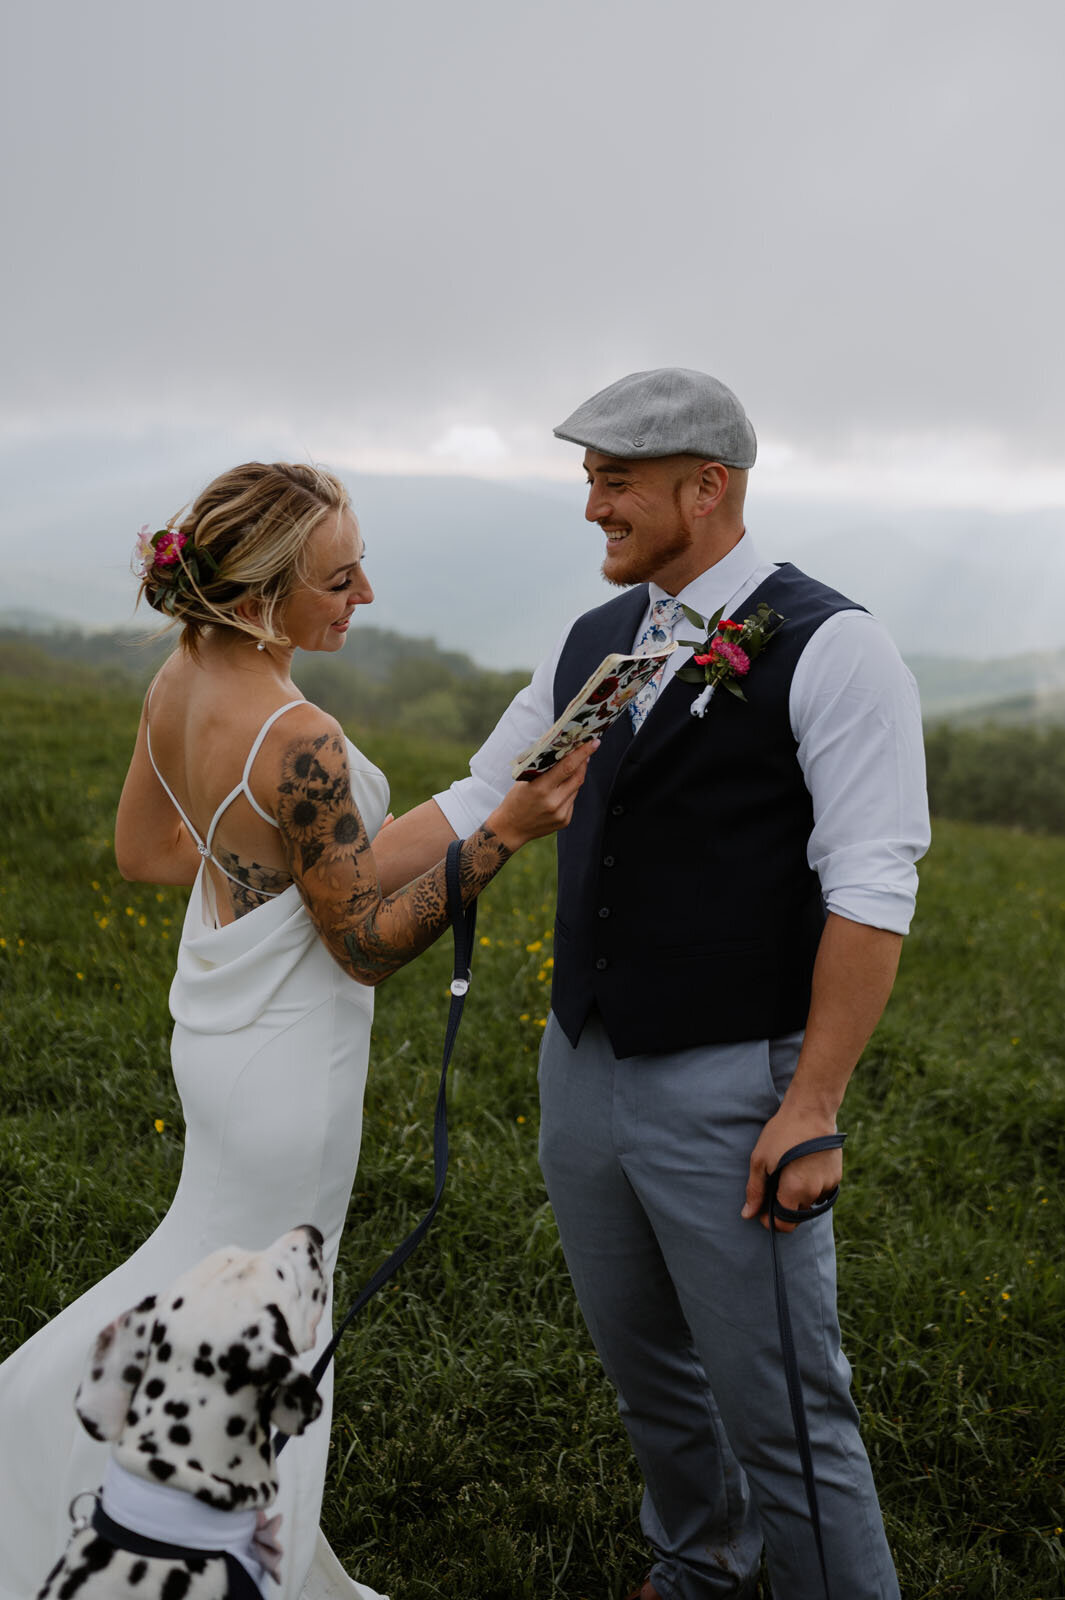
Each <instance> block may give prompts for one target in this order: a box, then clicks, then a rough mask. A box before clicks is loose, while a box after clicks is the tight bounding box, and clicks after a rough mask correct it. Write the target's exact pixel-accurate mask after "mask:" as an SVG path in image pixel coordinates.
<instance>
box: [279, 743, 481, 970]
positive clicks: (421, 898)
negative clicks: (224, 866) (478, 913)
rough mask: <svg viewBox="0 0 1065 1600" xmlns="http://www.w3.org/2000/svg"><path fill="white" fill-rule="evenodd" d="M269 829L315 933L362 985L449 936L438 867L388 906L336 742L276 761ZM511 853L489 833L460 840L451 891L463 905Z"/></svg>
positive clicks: (292, 749) (291, 751) (293, 748)
mask: <svg viewBox="0 0 1065 1600" xmlns="http://www.w3.org/2000/svg"><path fill="white" fill-rule="evenodd" d="M277 820H278V823H279V825H280V828H281V838H282V841H283V843H284V848H285V854H286V855H287V857H288V858H289V862H290V865H291V868H292V875H293V877H294V878H295V880H296V882H297V883H298V884H299V887H300V893H301V894H302V896H303V899H304V902H305V903H306V905H307V909H308V911H309V912H310V914H311V918H312V920H313V921H314V924H315V926H316V927H317V929H318V931H319V933H320V934H321V935H322V937H323V938H324V939H325V941H326V943H327V944H328V946H329V948H330V950H331V951H332V952H333V954H334V956H336V958H337V960H338V961H339V962H340V963H341V965H342V966H343V967H344V968H346V970H347V971H348V972H350V973H351V975H352V977H354V978H357V979H358V980H359V982H360V983H368V984H375V983H379V982H380V981H381V979H382V978H387V977H388V976H389V974H390V973H393V972H395V971H396V970H397V969H398V968H399V967H402V966H403V965H405V963H406V962H408V961H410V960H412V959H413V957H414V956H416V955H420V954H421V952H422V951H423V950H425V949H427V948H428V946H429V945H431V944H432V942H433V940H434V939H436V938H438V937H439V935H440V934H441V933H442V932H443V931H444V929H445V928H446V927H447V926H448V923H449V921H450V918H449V915H448V906H447V880H446V875H445V868H444V863H443V862H442V861H441V862H439V863H438V864H437V865H436V866H435V867H432V868H430V870H429V871H428V872H426V873H423V874H422V876H421V877H420V878H416V879H415V880H414V882H413V883H410V884H407V885H406V887H405V888H403V889H400V890H397V892H396V893H395V894H392V895H389V896H387V897H386V898H382V896H381V887H380V884H379V882H378V878H377V871H376V868H375V867H374V864H373V855H372V853H371V850H370V840H369V836H368V834H367V832H366V828H365V826H364V824H363V821H362V818H361V817H360V815H359V813H358V810H357V809H356V807H355V803H354V801H353V800H352V797H351V787H350V783H349V779H348V765H347V752H346V750H345V748H344V742H343V740H342V739H341V738H340V736H339V735H337V734H335V733H325V734H321V735H320V736H319V737H318V738H317V739H313V740H309V739H300V740H296V741H294V742H293V743H292V744H291V745H290V746H289V747H288V749H287V750H286V752H285V755H284V757H283V761H282V779H281V785H280V789H279V792H278V803H277ZM509 855H510V851H509V850H508V849H507V847H506V845H505V844H504V843H503V842H502V840H501V839H499V838H498V837H497V836H496V834H494V833H493V832H492V830H491V829H490V828H479V829H478V830H477V832H476V833H475V834H473V835H471V837H470V838H469V839H466V840H464V842H463V845H462V849H461V851H460V854H459V887H460V890H461V893H462V900H463V904H464V905H468V904H469V902H470V901H471V900H472V899H473V898H474V897H475V896H476V895H478V894H479V893H480V892H481V890H482V889H483V888H484V886H485V884H486V883H488V882H489V881H490V880H491V879H492V878H493V877H494V876H495V874H496V873H497V872H498V871H499V869H500V867H501V866H502V865H503V863H504V862H505V861H506V860H507V858H508V857H509Z"/></svg>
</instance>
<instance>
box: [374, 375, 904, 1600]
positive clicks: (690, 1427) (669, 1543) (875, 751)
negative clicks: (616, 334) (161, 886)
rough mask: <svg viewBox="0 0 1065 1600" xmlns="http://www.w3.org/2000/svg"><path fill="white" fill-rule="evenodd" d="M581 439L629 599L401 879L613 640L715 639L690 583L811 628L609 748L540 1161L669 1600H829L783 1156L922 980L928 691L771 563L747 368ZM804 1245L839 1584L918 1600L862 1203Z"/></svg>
mask: <svg viewBox="0 0 1065 1600" xmlns="http://www.w3.org/2000/svg"><path fill="white" fill-rule="evenodd" d="M555 433H556V434H557V436H558V437H559V438H562V439H565V440H569V441H572V442H573V443H575V444H577V445H579V446H582V447H583V450H584V470H585V474H586V476H587V480H588V485H589V490H588V504H587V509H586V512H585V515H586V517H587V519H588V521H589V522H592V523H596V524H598V525H599V527H600V528H601V529H602V532H603V534H604V537H605V544H604V557H603V567H602V570H603V576H604V577H605V578H606V580H607V581H608V583H611V584H614V585H616V586H618V587H619V588H620V589H621V590H622V593H620V594H619V595H618V596H617V597H616V598H614V599H612V600H609V601H608V602H607V603H606V604H605V605H602V606H600V607H598V608H597V609H596V610H593V611H590V612H588V613H586V614H585V615H584V616H582V617H580V618H578V620H577V621H576V622H575V623H574V624H573V625H572V627H571V628H569V629H568V630H567V632H566V633H565V635H564V636H563V638H562V639H561V640H560V642H559V645H558V647H557V649H556V650H555V652H554V654H553V655H552V657H551V658H550V659H549V660H548V661H546V662H544V663H543V664H542V665H541V666H540V668H539V669H538V670H537V672H536V673H535V674H534V676H533V679H532V682H531V683H530V685H529V686H528V687H527V688H526V689H524V690H522V691H521V693H520V694H519V695H518V696H517V697H516V699H515V700H514V701H513V702H512V704H511V706H510V707H509V709H508V710H507V712H506V713H505V714H504V716H503V718H502V719H501V721H500V722H499V724H498V725H497V727H496V729H495V730H494V732H493V733H492V734H491V736H490V737H489V738H488V740H487V741H486V743H485V744H484V746H483V747H482V748H481V750H480V751H479V752H478V753H477V754H476V755H475V756H474V758H473V760H472V761H471V763H470V773H471V775H470V776H469V777H468V778H465V779H463V780H461V781H459V782H457V783H455V784H453V785H452V787H451V789H450V790H448V791H447V792H446V793H444V794H441V795H437V796H436V797H435V799H434V800H432V801H428V802H426V804H425V805H423V806H420V807H418V808H417V809H416V810H415V811H413V812H411V813H409V814H408V815H407V816H406V817H403V818H401V819H400V820H399V821H398V822H396V823H394V824H393V825H392V826H391V827H390V828H388V829H386V830H385V832H384V833H383V834H382V835H381V836H380V839H379V841H378V843H376V844H375V847H374V850H375V855H377V854H378V851H379V849H380V856H381V867H382V878H383V881H384V884H385V887H386V888H387V887H391V886H393V885H394V884H395V883H397V882H399V881H406V880H407V879H408V878H410V877H412V876H413V875H414V874H415V873H416V872H418V871H420V870H422V869H423V867H425V866H427V865H429V864H430V863H431V862H432V861H434V860H436V859H438V858H439V856H440V854H441V853H442V849H443V846H444V845H445V843H446V842H447V841H448V840H449V839H450V838H451V837H453V836H455V835H458V836H462V835H465V834H468V833H469V832H471V831H472V830H473V829H474V828H475V827H476V826H477V825H478V824H479V823H480V821H481V820H482V819H483V818H484V816H486V815H487V813H488V812H489V811H490V810H491V809H492V807H493V806H494V805H496V804H497V803H498V800H499V798H500V796H501V794H502V792H503V791H504V790H505V789H506V787H507V785H508V783H509V781H510V771H509V764H510V760H511V758H512V757H513V756H514V755H515V754H516V753H517V752H518V751H519V750H520V749H521V748H522V747H523V746H524V745H526V744H528V743H531V742H532V740H533V739H534V738H535V737H536V736H537V735H538V734H539V733H541V732H542V731H543V729H544V728H545V727H546V726H547V725H548V724H550V723H551V722H552V721H553V720H554V718H555V716H556V715H557V714H558V713H559V712H560V711H561V709H562V708H563V707H564V706H565V705H566V703H567V701H568V700H569V699H570V698H571V697H572V696H573V695H574V694H575V693H576V691H577V690H578V689H579V687H580V686H581V684H582V683H583V682H584V680H585V679H586V678H587V677H588V675H589V674H590V672H591V671H592V669H593V668H594V667H595V666H596V665H597V664H598V663H599V661H600V660H601V659H602V657H603V656H604V655H606V654H607V653H608V652H610V651H621V652H625V653H628V652H630V651H632V650H633V649H634V648H636V649H638V648H640V647H641V646H642V645H643V644H644V642H645V641H649V640H651V639H661V638H662V636H663V635H665V636H667V637H668V636H677V637H680V638H687V639H690V638H691V637H692V636H693V631H694V630H693V625H692V624H691V622H690V621H687V620H685V619H684V618H683V615H682V614H681V613H680V612H679V607H678V606H677V605H676V604H675V602H676V601H678V600H679V601H682V602H683V603H684V605H686V606H688V607H689V608H691V609H692V610H694V611H696V612H698V613H699V614H700V615H701V616H702V617H704V618H710V617H712V616H713V615H714V613H716V612H718V611H719V610H720V608H722V607H723V608H724V612H723V616H724V618H725V619H726V620H727V621H732V622H734V623H736V624H740V625H742V623H743V622H744V621H745V620H746V619H748V618H752V617H754V616H755V614H756V612H757V609H758V607H759V605H760V604H762V603H764V604H766V605H767V606H769V607H770V608H771V610H772V611H773V612H775V613H777V614H778V615H779V616H780V617H782V618H783V621H782V622H781V623H780V624H779V626H778V628H777V631H776V632H775V633H774V634H773V635H772V637H771V638H770V639H769V642H768V643H767V644H766V646H765V649H764V651H763V652H762V653H761V654H760V655H759V656H758V657H757V659H755V660H752V661H751V662H750V664H749V670H744V671H742V673H740V672H737V674H736V676H735V680H734V681H735V682H736V684H737V685H738V684H739V683H740V682H741V681H742V689H743V696H744V698H742V699H741V698H739V697H737V696H734V695H732V694H729V693H727V692H725V691H724V690H723V689H721V688H719V689H718V690H717V691H716V692H715V694H714V696H713V698H712V699H711V701H710V703H709V704H708V705H707V706H705V708H704V715H702V716H698V715H695V716H693V715H692V714H691V710H692V701H693V699H694V698H695V696H696V694H697V693H698V686H695V687H693V686H692V685H691V684H690V683H687V682H685V681H684V680H683V679H682V678H680V677H679V676H678V675H677V669H678V667H680V666H683V665H684V664H685V663H686V662H687V661H689V660H690V652H689V651H688V650H685V649H679V650H678V651H676V652H675V654H674V655H673V656H672V657H670V659H669V661H668V664H667V666H666V670H665V672H664V674H663V677H662V681H661V683H660V684H659V685H658V686H657V695H656V694H655V691H654V690H652V691H651V693H650V695H649V696H646V697H644V696H641V705H640V707H639V709H638V710H637V711H636V712H635V713H634V714H633V716H632V717H630V716H629V715H628V714H625V715H623V716H622V717H621V719H620V720H619V721H618V722H616V723H615V724H614V725H613V727H612V728H610V729H609V730H608V732H607V733H606V735H605V736H604V739H603V743H602V746H601V748H600V749H599V751H598V752H597V753H596V755H595V756H594V757H593V759H592V761H591V763H590V766H589V769H588V778H587V781H586V782H585V785H584V788H583V789H582V791H581V794H580V796H579V797H578V801H577V805H576V807H575V809H574V814H573V821H572V823H571V824H570V827H569V828H568V829H567V830H566V831H565V832H564V833H562V834H560V835H559V840H558V849H559V887H558V916H557V922H556V927H555V944H554V955H555V965H554V983H553V991H552V1011H551V1016H550V1017H549V1019H548V1024H547V1027H546V1029H545V1033H544V1040H543V1048H542V1053H541V1060H540V1091H541V1144H540V1160H541V1166H542V1168H543V1173H544V1178H545V1181H546V1183H547V1189H548V1194H549V1196H550V1199H551V1203H552V1206H553V1208H554V1212H555V1216H556V1218H557V1220H558V1226H559V1231H560V1234H561V1238H562V1243H563V1248H564V1250H565V1255H566V1261H567V1265H568V1267H569V1270H570V1273H571V1275H572V1278H573V1282H574V1286H575V1288H576V1291H577V1295H578V1298H579V1300H580V1304H581V1309H582V1311H583V1313H584V1316H585V1320H586V1322H587V1324H588V1328H589V1331H590V1333H591V1335H592V1338H593V1339H594V1341H595V1344H596V1347H597V1349H598V1351H599V1354H600V1357H601V1359H602V1362H603V1365H604V1367H605V1369H606V1372H607V1374H608V1376H609V1378H610V1380H611V1382H612V1383H613V1384H614V1386H615V1388H616V1389H617V1393H618V1406H619V1410H620V1413H621V1417H622V1419H623V1421H624V1423H625V1426H626V1428H627V1430H628V1433H629V1437H630V1439H631V1442H632V1446H633V1449H634V1450H635V1453H636V1456H637V1459H638V1462H639V1465H640V1469H641V1471H642V1473H643V1477H644V1481H645V1485H646V1490H645V1494H644V1499H643V1509H642V1518H641V1520H642V1525H643V1529H644V1532H645V1535H646V1537H647V1539H648V1541H649V1543H650V1544H651V1546H652V1548H653V1550H654V1553H655V1560H654V1564H653V1566H652V1568H651V1571H650V1574H649V1576H648V1577H647V1579H646V1581H645V1582H644V1583H643V1586H642V1588H639V1589H638V1590H637V1591H636V1595H637V1596H639V1597H640V1600H711V1597H717V1596H726V1595H728V1596H744V1595H750V1594H752V1593H753V1591H754V1588H755V1586H756V1583H757V1573H758V1568H759V1561H760V1554H761V1551H762V1549H763V1546H764V1549H765V1552H766V1558H767V1562H768V1568H769V1574H770V1578H771V1581H772V1585H773V1593H774V1594H775V1595H778V1596H781V1597H787V1600H822V1596H823V1591H822V1586H821V1577H820V1569H819V1565H818V1559H817V1554H816V1547H815V1543H814V1537H813V1533H812V1530H811V1526H810V1520H809V1514H808V1511H807V1502H806V1496H805V1492H804V1488H803V1482H802V1477H801V1470H800V1463H799V1457H798V1451H797V1447H796V1443H795V1437H794V1432H793V1426H792V1421H791V1415H790V1411H789V1407H788V1400H787V1393H786V1385H785V1378H784V1370H783V1364H782V1360H781V1352H780V1342H779V1335H778V1332H777V1321H776V1312H775V1306H774V1301H773V1288H772V1280H771V1271H770V1261H769V1241H768V1236H767V1232H766V1223H765V1218H764V1216H763V1215H762V1205H763V1200H764V1195H765V1184H766V1175H767V1174H768V1173H771V1172H772V1171H773V1170H774V1168H775V1167H776V1164H777V1162H778V1160H779V1158H780V1157H781V1155H783V1153H784V1152H785V1151H787V1150H789V1149H790V1148H791V1147H792V1146H794V1145H796V1144H799V1143H800V1142H802V1141H803V1140H806V1139H811V1138H815V1137H817V1136H819V1135H822V1134H826V1133H831V1132H832V1131H833V1130H834V1129H835V1125H836V1112H837V1110H838V1108H839V1105H840V1102H841V1101H842V1099H843V1094H844V1090H845V1088H846V1085H847V1081H848V1079H849V1077H850V1074H851V1072H852V1070H853V1069H854V1066H855V1064H856V1062H857V1061H858V1058H859V1056H860V1055H861V1052H862V1050H863V1048H864V1046H865V1044H866V1041H867V1040H868V1038H869V1036H870V1034H871V1033H872V1030H873V1028H874V1027H875V1026H876V1023H877V1021H878V1019H879V1017H880V1014H881V1011H882V1009H883V1007H884V1004H885V1002H886V1000H887V998H888V995H889V993H890V991H891V986H892V983H893V981H894V975H895V970H896V966H897V963H898V957H899V950H900V947H901V943H902V936H903V935H904V934H905V933H906V931H907V929H908V927H909V922H910V918H911V916H912V913H913V905H914V895H915V891H916V872H915V868H914V863H915V861H916V860H917V859H918V858H919V857H920V856H921V855H922V854H923V852H924V850H925V849H926V848H927V843H928V819H927V808H926V803H925V795H924V767H923V756H922V742H921V726H920V715H919V708H918V702H917V695H916V690H915V686H914V683H913V680H912V678H911V676H910V674H909V673H908V671H907V670H906V668H905V667H904V665H903V663H902V661H901V660H900V658H899V656H898V653H897V652H896V650H895V648H894V646H893V645H892V643H891V641H890V640H889V638H888V637H887V635H886V633H885V632H884V630H883V629H882V628H881V627H880V625H879V624H878V623H876V622H875V621H874V620H873V618H872V617H870V616H869V614H868V613H867V612H866V611H864V610H863V609H862V608H861V607H859V606H857V605H855V603H854V602H852V601H850V600H847V599H845V598H844V597H843V596H842V595H839V594H836V593H835V592H834V591H833V590H831V589H829V588H827V587H825V585H823V584H821V583H818V582H816V581H815V580H813V579H811V578H808V577H806V576H805V575H804V574H803V573H801V572H799V571H798V570H797V569H796V568H794V567H792V566H790V565H788V564H784V565H783V566H776V565H774V564H772V563H771V562H768V561H766V560H765V559H764V558H763V557H762V555H761V554H760V553H759V552H758V551H757V550H756V549H755V547H754V545H753V543H752V540H751V536H750V534H749V533H747V531H746V525H745V519H744V500H745V495H746V488H747V476H748V472H749V469H750V468H751V467H752V466H753V465H754V461H755V453H756V442H755V435H754V430H753V428H752V427H751V425H750V422H749V421H748V419H747V417H746V415H745V413H744V410H743V408H742V406H741V405H740V403H739V401H738V400H737V398H736V396H735V395H734V394H732V392H731V391H730V390H729V389H727V388H725V386H724V385H723V384H721V383H719V382H717V381H716V380H715V379H714V378H711V377H708V376H706V375H705V374H703V373H699V372H692V371H688V370H686V369H678V368H666V369H661V370H657V371H653V372H639V373H633V374H631V375H630V376H628V377H626V378H622V379H621V380H620V381H619V382H617V383H615V384H612V385H611V386H610V387H609V388H607V389H604V390H603V391H602V392H601V393H599V394H596V395H593V396H592V398H591V399H590V400H587V401H586V402H585V403H584V404H583V405H581V406H579V407H578V408H577V410H576V411H575V412H574V413H573V415H572V416H571V417H569V418H568V419H567V420H566V421H565V422H563V423H562V424H561V425H560V426H559V427H558V428H556V429H555ZM729 632H731V633H732V634H733V635H734V636H736V635H738V629H737V628H734V629H731V630H727V629H726V630H724V631H723V633H722V635H721V637H722V638H723V639H724V640H725V641H726V642H727V640H728V635H729ZM740 666H741V667H742V663H740ZM648 702H650V704H648ZM841 1171H842V1158H841V1156H840V1153H839V1152H838V1151H830V1152H827V1153H823V1154H818V1155H811V1156H807V1157H805V1158H802V1159H800V1160H797V1161H794V1162H792V1163H791V1164H789V1165H788V1166H786V1167H785V1168H784V1170H783V1173H782V1175H781V1179H780V1191H779V1198H780V1201H781V1203H782V1205H784V1206H786V1207H791V1208H796V1209H800V1208H803V1207H808V1206H810V1205H812V1204H813V1203H814V1202H816V1201H817V1200H818V1199H819V1198H820V1197H822V1196H823V1195H824V1194H826V1193H827V1192H828V1191H829V1190H830V1189H832V1188H833V1186H834V1185H835V1184H836V1183H838V1182H839V1179H840V1176H841ZM782 1243H783V1256H784V1262H785V1270H786V1275H787V1291H788V1299H789V1303H790V1308H791V1317H792V1324H793V1328H794V1332H795V1343H796V1346H797V1351H798V1358H799V1363H800V1368H801V1374H802V1383H803V1391H804V1400H805V1407H806V1414H807V1419H808V1423H809V1429H810V1435H811V1443H812V1450H813V1460H814V1469H815V1473H816V1476H817V1497H818V1504H819V1509H820V1518H821V1526H822V1535H823V1539H824V1545H825V1554H826V1560H827V1567H828V1573H829V1579H830V1582H831V1584H832V1590H833V1594H834V1595H839V1596H846V1597H847V1600H874V1597H876V1600H897V1596H898V1592H899V1590H898V1583H897V1580H896V1577H895V1572H894V1567H893V1564H892V1561H891V1556H890V1553H889V1551H888V1548H887V1543H886V1540H885V1537H884V1530H883V1524H882V1521H881V1517H880V1511H879V1507H878V1505H877V1499H876V1493H875V1490H874V1487H873V1482H872V1477H871V1474H870V1470H869V1463H868V1460H867V1458H866V1454H865V1450H864V1448H863V1445H862V1442H861V1439H860V1436H859V1433H858V1425H857V1414H856V1412H855V1408H854V1406H853V1403H852V1401H851V1398H850V1392H849V1377H850V1369H849V1367H848V1364H847V1361H846V1358H845V1357H844V1355H843V1353H842V1351H841V1349H840V1340H839V1325H838V1321H837V1316H836V1285H835V1258H834V1252H833V1242H832V1222H831V1217H830V1216H825V1217H823V1218H820V1219H818V1220H815V1221H809V1222H806V1223H804V1224H803V1225H802V1226H801V1227H800V1228H798V1229H794V1230H789V1234H788V1237H787V1238H786V1239H784V1240H783V1241H782Z"/></svg>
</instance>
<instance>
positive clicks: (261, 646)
mask: <svg viewBox="0 0 1065 1600" xmlns="http://www.w3.org/2000/svg"><path fill="white" fill-rule="evenodd" d="M255 648H256V650H265V649H266V640H265V639H260V640H259V643H258V644H257V645H256V646H255Z"/></svg>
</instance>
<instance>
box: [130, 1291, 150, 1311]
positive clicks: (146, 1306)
mask: <svg viewBox="0 0 1065 1600" xmlns="http://www.w3.org/2000/svg"><path fill="white" fill-rule="evenodd" d="M133 1310H134V1312H138V1311H154V1310H155V1296H154V1294H149V1295H146V1296H145V1298H144V1299H143V1300H142V1301H141V1303H140V1305H137V1306H134V1307H133Z"/></svg>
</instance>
